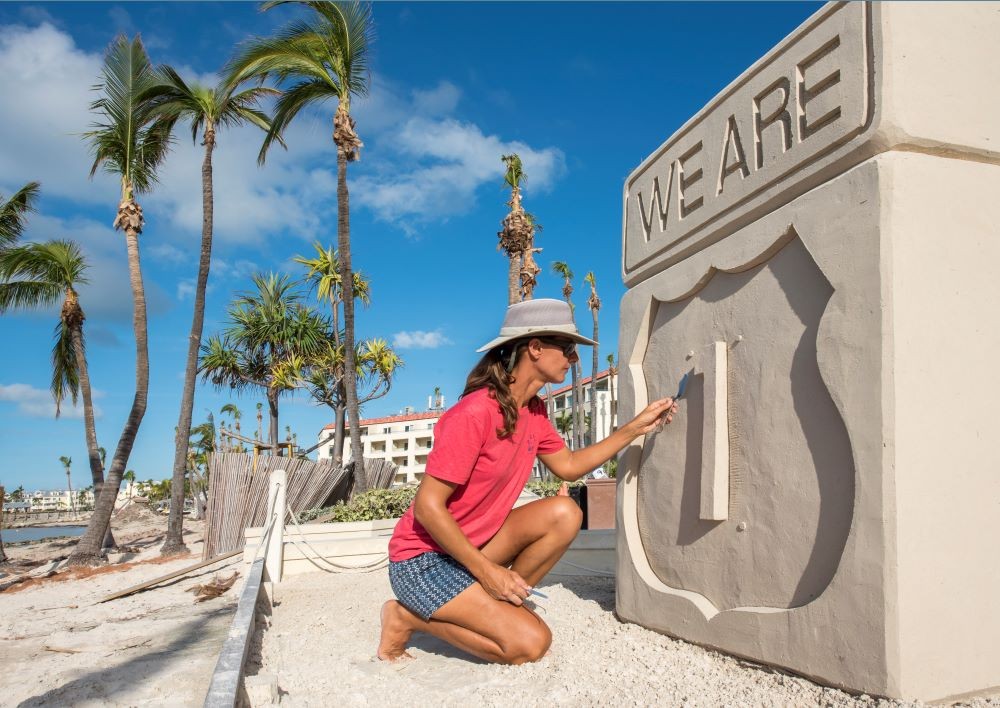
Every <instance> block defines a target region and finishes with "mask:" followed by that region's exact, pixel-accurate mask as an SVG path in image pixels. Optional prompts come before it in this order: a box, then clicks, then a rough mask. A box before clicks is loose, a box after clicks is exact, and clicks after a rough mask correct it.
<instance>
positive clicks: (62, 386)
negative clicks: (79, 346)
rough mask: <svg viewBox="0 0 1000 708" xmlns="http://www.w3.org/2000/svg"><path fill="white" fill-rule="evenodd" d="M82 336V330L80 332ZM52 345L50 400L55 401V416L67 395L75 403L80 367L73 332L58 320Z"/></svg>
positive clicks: (78, 392)
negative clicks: (74, 347) (74, 346)
mask: <svg viewBox="0 0 1000 708" xmlns="http://www.w3.org/2000/svg"><path fill="white" fill-rule="evenodd" d="M80 336H81V337H83V332H81V333H80ZM53 338H54V339H55V342H54V343H53V345H52V383H51V386H50V388H51V390H52V400H54V401H55V403H56V418H58V417H59V414H60V413H61V412H62V402H63V401H64V400H65V399H66V396H69V397H70V398H71V399H72V401H73V405H74V406H75V405H76V402H77V399H78V398H79V395H80V368H79V367H78V366H77V359H76V351H75V350H74V349H73V333H72V331H71V329H70V328H69V326H67V325H66V323H65V322H62V321H60V322H59V324H57V325H56V328H55V332H54V333H53Z"/></svg>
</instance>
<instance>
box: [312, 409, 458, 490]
mask: <svg viewBox="0 0 1000 708" xmlns="http://www.w3.org/2000/svg"><path fill="white" fill-rule="evenodd" d="M438 400H439V406H440V407H438V408H435V409H434V410H428V411H423V412H420V413H417V412H414V411H413V410H412V409H409V408H408V409H406V410H404V411H403V412H402V413H400V414H399V415H390V416H384V417H382V418H365V419H363V420H361V421H360V423H361V444H362V446H363V449H364V456H365V459H369V460H388V461H389V462H391V463H393V464H394V465H396V467H398V468H399V469H398V471H397V472H396V479H395V483H396V484H408V483H412V482H418V481H420V478H421V477H423V475H424V468H425V467H426V466H427V454H428V453H429V452H430V451H431V447H432V446H433V444H434V425H435V423H437V421H438V419H439V418H440V417H441V416H442V415H444V399H443V398H440V397H439V399H438ZM333 431H334V426H333V424H332V423H331V424H330V425H327V426H326V427H325V428H323V430H321V431H320V434H319V440H320V441H323V444H322V445H320V447H319V448H318V450H319V452H318V453H317V455H318V459H320V460H323V459H330V458H331V457H332V454H331V450H332V448H333ZM344 437H345V442H344V461H345V462H348V461H350V458H351V441H350V437H349V431H348V432H345V434H344Z"/></svg>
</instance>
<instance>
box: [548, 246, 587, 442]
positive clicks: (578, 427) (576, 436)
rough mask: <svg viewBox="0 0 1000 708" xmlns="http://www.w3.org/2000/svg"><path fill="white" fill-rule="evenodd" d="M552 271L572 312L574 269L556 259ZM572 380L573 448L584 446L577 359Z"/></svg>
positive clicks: (574, 309)
mask: <svg viewBox="0 0 1000 708" xmlns="http://www.w3.org/2000/svg"><path fill="white" fill-rule="evenodd" d="M552 272H554V273H555V274H556V275H558V276H559V277H561V278H562V279H563V289H562V293H563V297H564V298H565V299H566V304H568V305H569V309H570V311H572V312H575V311H576V308H574V307H573V300H572V297H573V271H572V270H570V267H569V264H568V263H566V262H565V261H555V262H553V263H552ZM570 374H571V381H572V384H573V448H574V449H580V448H581V447H583V428H584V426H583V389H582V388H581V386H580V378H581V375H580V361H579V359H577V361H576V362H574V363H573V366H572V367H570Z"/></svg>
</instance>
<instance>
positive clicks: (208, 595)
mask: <svg viewBox="0 0 1000 708" xmlns="http://www.w3.org/2000/svg"><path fill="white" fill-rule="evenodd" d="M239 576H240V572H239V571H238V570H234V571H233V574H232V575H230V576H229V577H228V578H220V577H219V576H218V575H216V576H215V577H214V578H212V579H211V580H209V581H208V582H207V583H199V584H197V585H193V586H191V587H189V588H188V589H187V591H188V592H193V593H194V601H195V602H204V601H205V600H211V599H213V598H216V597H219V596H220V595H222V593H224V592H225V591H226V590H228V589H229V588H231V587H232V586H233V583H235V582H236V578H238V577H239Z"/></svg>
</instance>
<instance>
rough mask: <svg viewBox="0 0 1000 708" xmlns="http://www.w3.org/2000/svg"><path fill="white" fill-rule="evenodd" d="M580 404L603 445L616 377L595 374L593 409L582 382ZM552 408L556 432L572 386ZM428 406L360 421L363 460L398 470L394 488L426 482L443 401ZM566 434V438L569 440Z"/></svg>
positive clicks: (321, 450) (326, 433)
mask: <svg viewBox="0 0 1000 708" xmlns="http://www.w3.org/2000/svg"><path fill="white" fill-rule="evenodd" d="M582 385H583V386H584V390H583V401H584V412H585V413H586V414H588V415H590V413H591V411H592V410H596V412H597V439H598V440H602V439H604V438H606V437H607V436H608V435H610V434H611V433H612V432H613V431H614V430H615V429H616V428H617V427H618V422H617V420H616V411H614V410H612V409H613V408H617V394H616V396H615V403H614V405H613V404H612V390H613V391H615V392H617V386H618V376H617V375H614V376H612V375H611V374H610V370H608V369H606V370H604V371H601V372H598V374H597V404H596V406H594V405H592V401H591V398H590V377H589V376H587V377H584V379H583V381H582ZM540 394H541V398H542V400H543V401H546V405H547V395H546V394H545V391H544V390H543V391H541V392H540ZM550 395H551V397H552V402H553V408H554V410H553V411H552V420H553V424H554V425H556V427H557V428H558V427H559V425H558V421H559V419H560V417H561V416H564V415H566V414H568V412H569V410H570V408H571V407H572V405H573V386H572V384H566V385H565V386H560V387H559V388H557V389H555V390H554V391H552V392H551V394H550ZM428 403H429V404H430V405H431V406H433V407H432V408H431V409H430V410H426V411H422V412H416V411H414V410H413V409H412V408H406V409H404V410H403V411H401V412H400V413H399V414H398V415H390V416H383V417H381V418H365V419H362V420H361V445H362V448H363V450H364V456H365V459H370V460H387V461H389V462H391V463H393V464H394V465H396V467H398V468H399V469H398V471H397V472H396V479H395V483H396V484H412V483H415V482H419V481H420V479H421V478H422V477H423V476H424V470H425V469H426V467H427V455H428V454H429V453H430V451H431V448H432V447H433V446H434V425H435V424H436V423H437V421H438V419H439V418H440V417H441V416H442V415H444V398H443V397H442V396H440V395H438V396H436V398H435V397H432V398H431V399H429V400H428ZM333 432H334V425H333V424H332V423H331V424H330V425H327V426H326V427H324V428H323V429H322V430H321V431H320V433H319V438H318V441H317V442H320V443H321V444H320V446H319V447H318V448H317V450H318V452H317V457H318V459H320V460H323V459H327V460H328V459H330V458H331V457H332V456H333V455H332V452H331V451H332V449H333ZM569 435H570V434H565V435H564V437H566V438H567V440H568V438H569ZM344 437H345V441H344V461H345V462H348V461H350V458H351V442H350V437H349V432H345V434H344ZM587 444H590V435H589V433H588V434H587Z"/></svg>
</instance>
